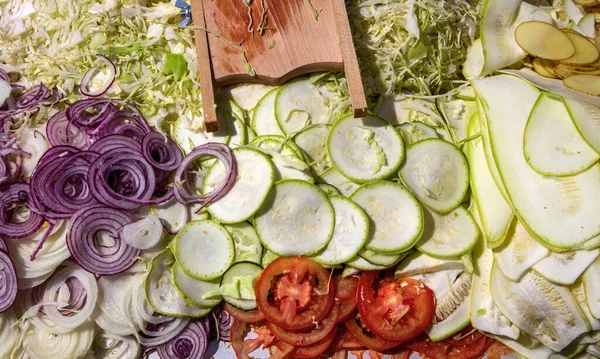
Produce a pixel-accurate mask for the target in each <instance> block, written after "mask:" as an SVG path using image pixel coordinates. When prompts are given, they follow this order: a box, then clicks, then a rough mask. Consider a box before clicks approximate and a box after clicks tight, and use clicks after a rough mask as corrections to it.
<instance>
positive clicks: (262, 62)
mask: <svg viewBox="0 0 600 359" xmlns="http://www.w3.org/2000/svg"><path fill="white" fill-rule="evenodd" d="M246 4H248V6H249V7H250V8H251V15H249V14H248V6H246ZM191 8H192V9H191V10H192V19H193V23H194V26H197V27H199V28H203V29H206V30H209V31H204V30H199V29H197V30H195V39H196V50H197V52H198V67H199V71H200V87H201V90H202V105H203V108H204V122H205V126H206V130H207V131H209V132H215V131H217V130H218V123H217V115H216V106H215V96H214V87H215V86H217V87H221V86H225V85H229V84H233V83H238V82H254V83H264V84H269V85H281V84H283V83H284V82H286V81H288V80H290V79H291V78H294V77H297V76H300V75H303V74H307V73H311V72H318V71H344V72H345V74H346V80H347V83H348V90H349V92H350V100H351V104H352V109H353V112H354V116H356V117H364V116H366V115H367V101H366V98H365V93H364V89H363V86H362V81H361V78H360V69H359V67H358V60H357V57H356V52H355V51H354V44H353V41H352V35H351V32H350V22H349V21H348V14H347V12H346V6H345V3H344V0H310V1H309V0H251V1H250V2H249V3H248V0H192V1H191ZM266 9H268V10H266ZM263 14H266V15H264V16H266V22H264V21H263V23H262V25H263V27H264V28H265V29H264V32H262V35H261V34H260V33H259V31H258V30H257V29H258V28H259V25H260V24H261V21H262V20H263V17H264V16H263ZM315 16H316V18H315ZM250 17H252V26H251V27H250V28H251V29H253V32H250V31H249V25H250ZM215 33H219V34H221V35H222V36H223V38H225V39H227V40H229V41H231V42H232V43H234V44H235V45H237V46H239V49H242V50H243V51H244V52H245V54H246V59H247V62H248V63H249V64H250V66H251V67H252V69H253V70H254V72H255V73H256V74H255V75H254V76H251V75H250V74H249V71H248V68H247V66H246V64H245V62H244V57H243V55H242V53H241V52H240V51H239V49H236V47H235V46H233V45H232V44H229V43H228V42H227V41H224V40H223V39H222V38H219V37H218V36H214V34H215Z"/></svg>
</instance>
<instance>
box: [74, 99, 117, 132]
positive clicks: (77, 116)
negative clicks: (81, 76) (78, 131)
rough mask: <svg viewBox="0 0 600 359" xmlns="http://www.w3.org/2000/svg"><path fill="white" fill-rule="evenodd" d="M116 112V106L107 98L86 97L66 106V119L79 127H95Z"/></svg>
mask: <svg viewBox="0 0 600 359" xmlns="http://www.w3.org/2000/svg"><path fill="white" fill-rule="evenodd" d="M116 113H117V107H116V106H115V105H114V104H113V101H111V100H109V99H95V98H88V99H85V100H79V101H77V102H75V103H73V104H71V106H69V108H67V119H68V120H69V122H72V123H75V124H77V125H79V126H80V127H85V128H89V129H92V130H93V129H95V128H96V127H98V126H99V125H100V124H102V123H103V122H105V121H107V120H109V119H110V118H112V117H113V116H114V115H115V114H116Z"/></svg>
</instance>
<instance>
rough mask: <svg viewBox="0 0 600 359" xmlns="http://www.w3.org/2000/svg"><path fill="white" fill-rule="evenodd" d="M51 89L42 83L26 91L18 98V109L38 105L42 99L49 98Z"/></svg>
mask: <svg viewBox="0 0 600 359" xmlns="http://www.w3.org/2000/svg"><path fill="white" fill-rule="evenodd" d="M50 95H51V93H50V90H49V89H48V88H47V87H46V86H44V84H42V83H40V84H39V85H37V86H35V87H32V88H30V89H29V90H27V91H25V92H24V93H23V94H22V95H21V96H20V97H19V99H18V100H17V108H18V109H30V108H32V107H35V106H37V105H38V103H39V102H40V101H42V100H45V99H47V98H49V97H50Z"/></svg>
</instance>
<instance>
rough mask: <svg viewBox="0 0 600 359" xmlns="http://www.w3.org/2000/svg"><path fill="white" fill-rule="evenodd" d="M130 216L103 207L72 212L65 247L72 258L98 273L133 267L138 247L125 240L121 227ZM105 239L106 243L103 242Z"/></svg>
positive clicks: (130, 219)
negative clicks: (121, 235)
mask: <svg viewBox="0 0 600 359" xmlns="http://www.w3.org/2000/svg"><path fill="white" fill-rule="evenodd" d="M133 221H134V218H133V216H131V215H130V214H128V213H126V212H121V211H118V210H115V209H112V208H107V207H103V206H98V205H96V206H91V207H84V208H82V209H81V210H79V211H78V212H76V213H75V214H74V215H73V219H72V223H71V228H70V230H69V233H68V235H67V247H68V248H69V252H70V253H71V256H72V257H73V259H74V260H75V261H76V262H77V263H78V264H79V265H80V266H81V267H82V268H83V269H85V270H86V271H88V272H90V273H93V274H95V275H97V276H102V275H106V276H109V275H115V274H119V273H121V272H123V271H125V270H127V269H129V268H131V266H133V264H134V258H135V257H137V256H139V255H140V250H138V249H135V248H133V247H131V246H129V245H127V243H125V242H124V241H123V240H122V239H121V237H120V235H119V232H120V229H121V228H122V227H123V226H124V225H126V224H128V223H131V222H133ZM105 242H106V243H105Z"/></svg>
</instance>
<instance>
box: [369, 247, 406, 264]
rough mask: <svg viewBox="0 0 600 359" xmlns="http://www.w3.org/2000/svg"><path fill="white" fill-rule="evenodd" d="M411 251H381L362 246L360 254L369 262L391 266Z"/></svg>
mask: <svg viewBox="0 0 600 359" xmlns="http://www.w3.org/2000/svg"><path fill="white" fill-rule="evenodd" d="M409 254H410V253H409V251H406V252H404V253H398V254H395V253H379V252H375V251H372V250H370V249H367V248H362V249H361V250H360V251H359V252H358V255H359V256H360V257H362V258H364V259H366V260H367V261H368V262H369V263H371V264H374V265H377V266H384V267H391V266H393V265H394V264H396V263H398V262H400V261H401V260H402V259H403V258H405V257H406V256H407V255H409Z"/></svg>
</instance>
